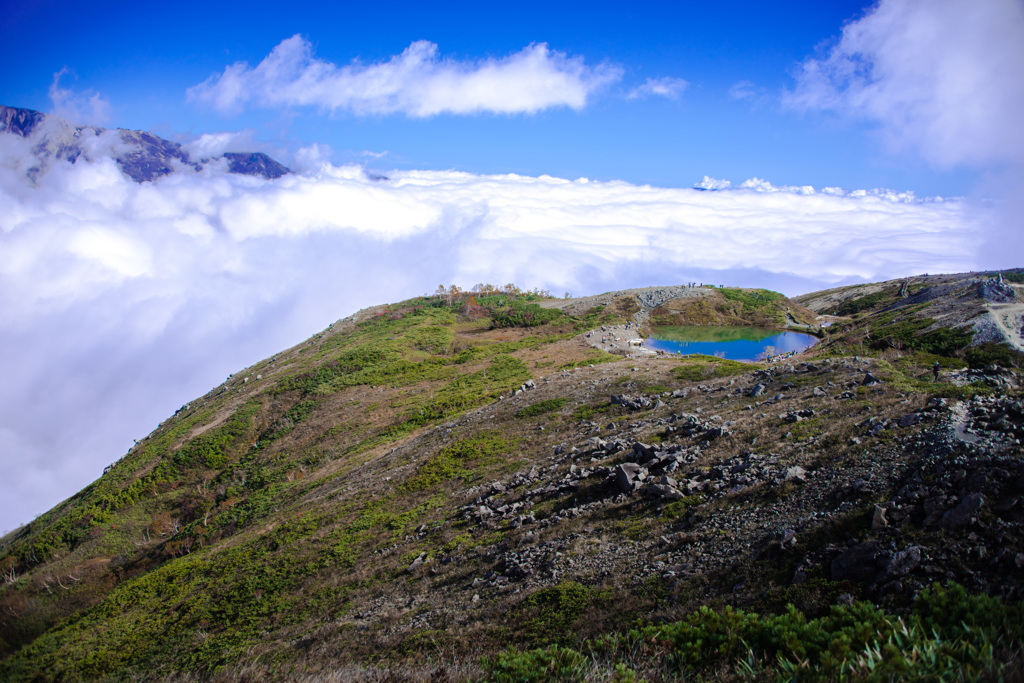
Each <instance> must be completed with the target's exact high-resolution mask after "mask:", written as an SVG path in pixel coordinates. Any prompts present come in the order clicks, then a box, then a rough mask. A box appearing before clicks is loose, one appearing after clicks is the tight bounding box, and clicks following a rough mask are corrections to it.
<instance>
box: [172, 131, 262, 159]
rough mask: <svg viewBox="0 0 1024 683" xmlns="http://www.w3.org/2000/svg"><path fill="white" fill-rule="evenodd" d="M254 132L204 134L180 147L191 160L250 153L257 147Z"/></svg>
mask: <svg viewBox="0 0 1024 683" xmlns="http://www.w3.org/2000/svg"><path fill="white" fill-rule="evenodd" d="M255 133H256V131H254V130H252V129H251V128H249V129H245V130H241V131H230V132H224V133H204V134H202V135H200V136H199V137H198V138H196V139H195V140H190V141H188V142H185V143H183V144H182V145H181V147H182V149H183V150H184V151H185V152H186V153H187V154H188V155H189V157H190V158H191V159H193V160H197V161H198V160H200V159H211V158H213V157H219V156H220V155H222V154H224V153H225V152H251V151H253V150H254V149H256V148H258V147H259V143H257V142H256V141H255V139H254V136H255Z"/></svg>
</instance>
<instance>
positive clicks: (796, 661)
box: [483, 585, 1024, 681]
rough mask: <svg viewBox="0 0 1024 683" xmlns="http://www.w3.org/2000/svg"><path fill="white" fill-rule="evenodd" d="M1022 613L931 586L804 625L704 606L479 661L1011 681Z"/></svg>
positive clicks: (541, 674) (599, 672)
mask: <svg viewBox="0 0 1024 683" xmlns="http://www.w3.org/2000/svg"><path fill="white" fill-rule="evenodd" d="M1022 642H1024V609H1022V608H1021V605H1019V604H1015V605H1004V604H1003V603H1002V602H1001V601H1000V600H998V599H997V598H991V597H988V596H984V595H981V596H969V595H967V593H966V591H964V589H963V588H962V587H960V586H957V585H953V586H949V587H942V586H939V585H935V586H933V587H931V588H929V589H926V590H925V591H923V592H922V593H921V595H920V596H919V597H918V598H917V600H916V601H915V603H914V606H913V610H912V611H911V613H910V614H907V615H904V616H896V615H892V614H886V613H885V612H883V611H882V610H880V609H878V608H877V607H875V606H874V605H872V604H870V603H867V602H859V603H855V604H853V605H848V606H835V607H833V608H832V610H831V612H830V613H829V614H828V615H826V616H824V617H821V618H819V619H807V618H806V617H805V616H804V615H803V614H802V613H800V612H799V611H798V610H797V609H796V608H794V607H792V606H790V607H789V608H788V610H787V611H786V612H784V613H782V614H779V615H775V616H766V615H758V614H754V613H751V612H745V611H743V610H735V609H732V608H729V607H727V608H725V609H724V610H722V611H715V610H712V609H709V608H707V607H702V608H701V609H700V610H698V611H696V612H693V613H692V614H690V615H689V616H687V617H686V618H685V619H683V620H682V621H678V622H674V623H670V624H662V625H658V626H647V627H644V628H640V629H634V630H631V631H629V632H628V633H626V634H619V635H613V636H607V637H604V638H601V639H598V640H594V641H587V642H583V643H579V644H578V647H577V648H575V649H573V648H566V647H562V646H557V645H556V646H551V647H548V648H545V649H539V650H529V651H526V652H515V651H513V650H509V651H506V652H504V653H502V654H500V655H499V656H497V657H493V658H488V659H485V660H484V661H483V666H484V669H485V671H486V672H487V680H496V681H540V680H548V681H577V680H584V679H588V680H589V679H591V678H596V679H601V680H605V679H609V680H625V679H632V677H633V670H636V671H638V672H641V675H643V676H646V677H649V678H648V679H653V680H692V679H695V678H697V677H698V676H701V675H711V676H714V675H716V674H725V675H736V674H738V675H742V676H753V677H756V678H757V679H758V680H778V681H833V680H850V679H853V680H866V681H893V680H913V681H938V680H979V679H989V678H990V679H992V680H1009V679H1011V678H1014V676H1015V675H1016V674H1019V673H1020V671H1021V665H1022V662H1021V659H1022V657H1021V646H1022Z"/></svg>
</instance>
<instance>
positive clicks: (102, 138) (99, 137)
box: [0, 105, 291, 183]
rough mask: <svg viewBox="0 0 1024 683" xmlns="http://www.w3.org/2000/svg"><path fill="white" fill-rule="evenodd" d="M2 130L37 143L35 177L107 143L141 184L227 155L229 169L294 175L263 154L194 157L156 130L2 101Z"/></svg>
mask: <svg viewBox="0 0 1024 683" xmlns="http://www.w3.org/2000/svg"><path fill="white" fill-rule="evenodd" d="M0 133H9V134H12V135H17V136H20V137H23V138H26V139H31V140H32V141H33V142H35V145H34V146H33V148H32V151H33V153H34V154H35V156H36V158H37V160H38V162H37V163H36V164H34V165H32V166H31V167H30V168H29V169H28V174H29V177H31V178H32V179H33V180H35V179H36V178H38V177H40V176H42V175H43V174H45V173H46V171H47V170H48V168H49V166H50V164H52V163H53V162H54V161H57V160H60V161H69V162H71V163H75V162H76V161H77V160H78V159H79V158H81V157H85V158H87V159H90V158H92V154H93V153H94V150H95V149H98V148H101V147H103V146H109V149H110V151H111V156H113V158H114V160H115V161H116V162H117V166H118V168H120V169H121V172H122V173H124V174H125V175H127V176H128V177H129V178H131V179H132V180H134V181H135V182H137V183H144V182H147V181H151V180H155V179H157V178H160V177H162V176H165V175H168V174H170V173H174V172H175V171H177V170H182V169H184V168H191V169H193V170H196V171H198V170H200V169H201V168H202V167H203V166H205V165H206V164H208V163H210V162H213V161H217V160H218V159H226V160H227V162H228V170H229V171H230V172H231V173H237V174H240V175H251V176H259V177H262V178H267V179H269V180H273V179H275V178H280V177H282V176H284V175H287V174H289V173H291V169H289V168H288V167H287V166H285V165H284V164H281V163H280V162H278V161H276V160H275V159H273V158H272V157H270V156H268V155H267V154H264V153H263V152H228V153H225V154H220V155H216V156H213V157H208V158H202V159H193V158H192V157H191V156H190V155H189V153H188V152H187V151H186V150H185V149H184V148H183V147H182V146H181V145H180V144H178V143H177V142H171V141H170V140H165V139H163V138H161V137H158V136H156V135H153V134H152V133H147V132H145V131H139V130H126V129H123V128H117V129H107V128H100V127H98V126H80V125H76V124H74V123H72V122H69V121H67V120H65V119H62V118H60V117H57V116H52V115H49V114H44V113H42V112H39V111H35V110H32V109H22V108H19V107H7V106H3V105H0ZM90 135H91V136H92V138H90V137H89V136H90ZM94 142H101V143H102V144H93V143H94Z"/></svg>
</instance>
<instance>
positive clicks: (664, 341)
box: [644, 327, 818, 361]
mask: <svg viewBox="0 0 1024 683" xmlns="http://www.w3.org/2000/svg"><path fill="white" fill-rule="evenodd" d="M817 341H818V338H817V337H814V336H812V335H810V334H804V333H802V332H788V331H782V330H772V329H767V328H764V327H655V328H654V329H653V330H652V332H651V336H650V337H649V338H648V339H647V340H646V342H644V346H645V347H647V348H648V349H652V350H654V351H664V352H665V353H681V354H690V353H700V354H704V355H705V356H716V355H717V356H719V357H722V358H728V359H729V360H742V361H753V360H758V359H761V358H764V357H765V355H766V353H769V352H770V353H772V354H773V355H778V354H782V353H789V352H791V351H793V352H800V351H803V350H804V349H808V348H810V347H812V346H814V344H815V343H817ZM769 347H771V348H769Z"/></svg>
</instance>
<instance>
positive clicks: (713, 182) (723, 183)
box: [694, 176, 732, 190]
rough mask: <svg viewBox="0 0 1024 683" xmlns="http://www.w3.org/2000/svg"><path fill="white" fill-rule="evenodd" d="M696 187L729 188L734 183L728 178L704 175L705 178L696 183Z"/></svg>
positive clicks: (703, 188) (704, 188)
mask: <svg viewBox="0 0 1024 683" xmlns="http://www.w3.org/2000/svg"><path fill="white" fill-rule="evenodd" d="M694 187H696V188H698V189H700V190H727V189H729V188H730V187H732V183H731V182H730V181H728V180H724V179H721V180H720V179H718V178H712V177H710V176H704V179H703V180H701V181H700V182H699V183H696V184H695V185H694Z"/></svg>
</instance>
